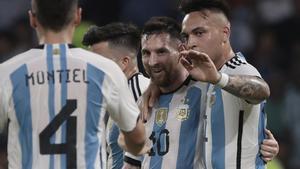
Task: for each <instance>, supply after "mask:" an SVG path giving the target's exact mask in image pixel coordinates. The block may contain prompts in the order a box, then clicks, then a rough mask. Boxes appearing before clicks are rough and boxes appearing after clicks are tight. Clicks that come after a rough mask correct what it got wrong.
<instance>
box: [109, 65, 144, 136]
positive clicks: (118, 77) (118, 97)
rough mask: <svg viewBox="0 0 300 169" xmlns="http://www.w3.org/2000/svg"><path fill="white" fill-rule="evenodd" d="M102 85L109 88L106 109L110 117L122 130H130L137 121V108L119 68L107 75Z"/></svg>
mask: <svg viewBox="0 0 300 169" xmlns="http://www.w3.org/2000/svg"><path fill="white" fill-rule="evenodd" d="M107 78H109V79H107V80H105V82H104V86H106V87H108V88H110V89H111V91H110V93H109V96H108V100H107V110H108V112H109V114H110V116H111V118H112V119H113V120H114V121H115V122H116V124H117V125H118V127H119V128H120V129H121V130H123V131H132V130H133V129H134V128H135V126H136V123H137V119H138V116H139V112H140V111H139V109H138V106H137V104H136V103H135V101H134V98H133V95H132V93H131V92H130V90H129V87H128V83H127V79H126V77H125V75H124V74H123V72H122V71H121V70H115V71H114V72H113V74H112V75H111V76H108V77H107Z"/></svg>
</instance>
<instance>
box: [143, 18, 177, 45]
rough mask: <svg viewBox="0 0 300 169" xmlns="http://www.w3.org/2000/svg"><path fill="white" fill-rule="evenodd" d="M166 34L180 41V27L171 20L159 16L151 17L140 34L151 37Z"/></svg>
mask: <svg viewBox="0 0 300 169" xmlns="http://www.w3.org/2000/svg"><path fill="white" fill-rule="evenodd" d="M159 33H168V34H170V36H171V37H172V38H176V39H179V40H181V35H180V33H181V25H180V24H179V23H178V22H177V21H176V20H175V19H173V18H169V17H165V16H161V17H152V18H150V19H149V20H148V21H147V22H146V23H145V25H144V28H143V31H142V34H143V35H151V34H159Z"/></svg>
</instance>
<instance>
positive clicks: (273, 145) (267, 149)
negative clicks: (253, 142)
mask: <svg viewBox="0 0 300 169" xmlns="http://www.w3.org/2000/svg"><path fill="white" fill-rule="evenodd" d="M265 131H266V134H267V138H266V139H264V140H263V143H262V144H261V146H260V153H261V155H262V159H263V160H264V161H265V162H269V161H271V160H272V159H273V158H274V157H276V155H277V154H278V152H279V145H278V142H277V141H276V139H275V138H274V136H273V134H272V133H271V131H270V130H268V129H265Z"/></svg>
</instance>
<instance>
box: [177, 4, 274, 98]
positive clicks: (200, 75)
mask: <svg viewBox="0 0 300 169" xmlns="http://www.w3.org/2000/svg"><path fill="white" fill-rule="evenodd" d="M182 36H183V37H184V39H185V44H184V45H185V47H184V50H182V51H181V53H180V54H181V63H182V64H183V65H184V66H185V68H186V69H187V70H188V71H189V73H190V74H191V75H192V76H193V77H194V78H195V79H197V80H200V81H204V82H209V83H212V84H216V83H217V82H218V81H219V80H220V79H221V74H220V73H219V72H218V70H220V69H221V68H222V66H223V65H224V64H225V63H226V62H227V61H228V60H230V59H231V58H232V57H234V52H233V50H232V48H231V45H230V42H229V37H230V23H229V21H228V20H227V19H226V17H225V16H224V14H223V13H221V12H217V11H211V10H202V11H195V12H191V13H189V14H187V15H186V16H185V17H184V20H183V22H182ZM223 89H224V90H226V91H228V92H229V93H231V94H233V95H235V96H237V97H240V98H243V99H245V100H247V102H249V103H252V104H258V103H260V102H262V101H263V100H265V99H267V98H268V97H269V95H270V89H269V86H268V84H267V83H266V82H265V81H264V80H263V79H261V78H258V77H256V76H247V75H234V76H231V75H229V82H228V84H227V85H226V86H225V87H224V88H223Z"/></svg>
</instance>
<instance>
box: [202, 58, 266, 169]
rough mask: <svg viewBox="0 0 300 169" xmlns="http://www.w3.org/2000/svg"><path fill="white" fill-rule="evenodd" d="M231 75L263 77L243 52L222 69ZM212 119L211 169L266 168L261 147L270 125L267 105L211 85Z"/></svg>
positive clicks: (208, 161)
mask: <svg viewBox="0 0 300 169" xmlns="http://www.w3.org/2000/svg"><path fill="white" fill-rule="evenodd" d="M221 72H224V73H226V74H229V75H251V76H257V77H261V76H260V74H259V72H258V71H257V70H256V69H255V68H254V67H253V66H252V65H250V64H249V63H247V62H246V60H245V58H244V57H243V56H242V54H241V53H237V54H236V55H235V57H233V58H232V59H231V60H229V61H228V62H227V63H226V64H225V65H224V66H223V67H222V69H221ZM206 104H207V105H206V107H207V110H206V115H207V117H208V120H207V127H206V129H207V130H206V136H207V139H208V141H207V143H206V146H205V148H206V149H205V150H206V151H205V152H206V157H205V158H206V166H207V168H208V169H254V168H255V169H263V168H265V165H264V162H263V160H262V158H261V157H260V153H259V145H260V144H261V143H262V141H263V139H264V136H265V133H264V129H265V126H266V114H265V112H264V104H265V103H264V102H263V103H261V104H256V105H253V104H249V103H247V101H246V100H244V99H242V98H239V97H236V96H234V95H232V94H230V93H228V92H226V91H225V90H222V89H221V88H220V87H218V86H214V85H209V87H208V98H207V103H206Z"/></svg>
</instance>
